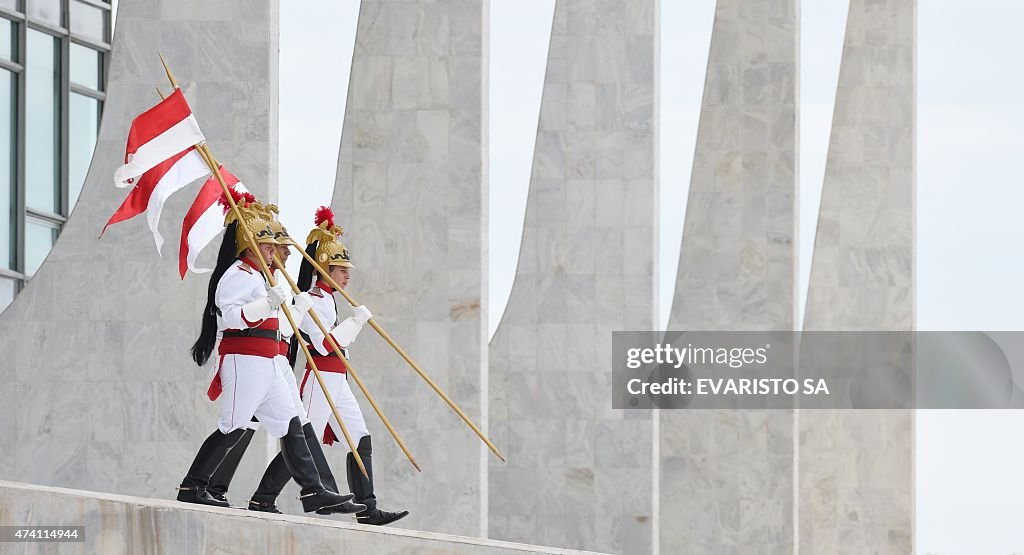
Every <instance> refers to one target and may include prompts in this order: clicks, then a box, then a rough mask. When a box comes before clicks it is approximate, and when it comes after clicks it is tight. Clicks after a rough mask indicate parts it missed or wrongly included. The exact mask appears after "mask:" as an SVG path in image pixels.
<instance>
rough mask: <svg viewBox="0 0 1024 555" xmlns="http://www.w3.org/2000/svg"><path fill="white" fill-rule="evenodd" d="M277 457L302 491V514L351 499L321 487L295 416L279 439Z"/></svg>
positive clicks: (310, 454) (318, 475) (300, 497)
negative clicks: (278, 454)
mask: <svg viewBox="0 0 1024 555" xmlns="http://www.w3.org/2000/svg"><path fill="white" fill-rule="evenodd" d="M281 458H282V459H283V460H284V464H285V466H287V467H288V472H290V473H291V475H292V479H294V480H295V482H296V483H297V484H299V487H300V488H302V489H301V491H300V493H299V499H300V500H301V501H302V510H303V511H305V512H307V513H309V512H313V511H317V510H319V509H326V508H330V507H335V506H337V505H341V504H342V503H344V502H346V501H348V500H350V499H352V496H351V495H339V494H338V493H336V492H333V491H329V490H328V489H326V488H324V486H323V483H322V482H321V481H320V474H319V473H318V472H317V469H316V463H315V462H314V459H313V454H312V453H311V451H310V448H309V445H307V444H306V436H305V434H304V433H303V431H302V424H300V423H299V417H297V416H296V417H295V418H292V419H291V421H290V422H289V423H288V433H287V434H285V436H284V437H282V438H281Z"/></svg>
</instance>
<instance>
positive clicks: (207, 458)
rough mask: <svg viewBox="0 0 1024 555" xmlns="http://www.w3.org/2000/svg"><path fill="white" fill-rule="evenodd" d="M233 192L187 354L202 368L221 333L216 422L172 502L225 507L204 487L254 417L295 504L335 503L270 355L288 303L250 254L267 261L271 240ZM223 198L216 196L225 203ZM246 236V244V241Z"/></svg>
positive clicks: (214, 388)
mask: <svg viewBox="0 0 1024 555" xmlns="http://www.w3.org/2000/svg"><path fill="white" fill-rule="evenodd" d="M236 195H237V197H236V201H235V202H236V203H237V204H238V207H239V211H240V212H241V219H240V220H238V219H236V212H235V211H234V210H231V211H229V212H227V216H226V218H225V224H226V225H227V226H228V229H227V230H226V232H225V234H224V242H223V243H222V244H221V249H220V252H219V254H218V259H217V266H216V269H215V270H214V272H213V275H212V276H211V277H210V286H209V289H208V297H207V304H206V308H205V310H204V313H203V322H202V331H201V332H200V336H199V339H198V340H196V343H195V344H194V345H193V346H192V358H193V360H195V361H196V363H197V364H199V365H200V366H202V365H204V364H205V363H206V361H207V360H208V359H209V358H210V355H211V354H212V353H213V347H214V343H215V342H216V339H217V336H218V332H219V335H220V336H221V341H220V346H219V348H218V352H219V355H220V356H219V360H218V363H217V372H216V375H215V377H214V380H213V382H212V383H211V384H210V389H209V391H208V395H209V396H210V398H211V399H212V400H217V401H218V405H219V408H220V420H219V423H218V429H217V430H215V431H214V432H213V433H212V434H210V436H209V437H208V438H207V439H206V441H205V442H203V445H202V446H201V447H200V448H199V452H198V453H197V454H196V458H195V460H194V461H193V463H192V466H191V467H190V468H189V470H188V473H187V474H186V476H185V478H184V480H182V483H181V486H180V487H179V488H178V500H179V501H185V502H188V503H199V504H204V505H215V506H221V507H224V506H228V504H227V503H226V501H221V500H219V499H216V498H215V497H213V496H212V495H210V493H209V492H208V491H207V487H208V486H209V484H210V479H211V477H212V476H213V474H214V472H215V471H216V470H217V468H218V467H219V466H220V464H221V463H222V462H223V461H224V459H225V457H226V456H227V455H228V454H229V453H230V451H231V449H232V448H233V447H234V446H235V445H236V444H237V443H238V442H239V440H241V439H242V437H243V436H244V435H245V433H246V429H247V428H248V427H249V425H250V422H251V421H252V419H253V417H255V418H256V419H258V420H259V421H260V423H261V424H263V426H264V427H265V428H266V429H267V432H268V433H270V434H271V435H273V436H274V437H277V438H281V450H282V452H283V453H284V458H285V460H286V463H287V467H288V469H289V471H290V472H291V474H292V477H293V478H295V481H296V482H298V483H299V484H300V486H301V487H302V492H301V494H300V498H301V500H302V504H303V509H304V510H305V511H306V512H312V511H316V510H319V509H324V508H328V507H335V506H338V505H341V504H342V503H344V502H346V501H349V500H350V499H351V498H352V496H351V495H339V494H338V493H336V492H334V491H330V490H327V489H326V488H324V486H323V484H322V483H321V481H320V476H319V474H318V473H317V469H316V466H315V463H314V461H313V456H312V454H311V452H310V449H309V447H308V446H307V444H306V441H305V437H304V435H303V433H302V424H301V422H300V417H299V412H298V411H296V406H295V399H294V392H293V391H294V390H293V389H292V388H291V387H289V385H288V380H287V379H286V378H287V375H286V373H284V372H282V367H281V365H279V364H278V363H277V362H276V361H275V360H274V359H275V357H277V356H278V354H279V353H280V341H281V332H280V328H279V319H278V309H279V307H280V306H281V305H282V304H285V303H290V302H291V301H292V295H291V291H290V289H289V288H288V284H287V283H280V284H278V285H276V286H274V287H270V286H269V284H268V283H267V281H266V280H265V279H264V277H263V275H262V274H261V273H260V266H259V263H258V262H255V260H256V258H255V257H257V256H262V257H263V259H264V260H265V261H267V262H268V263H269V262H271V261H272V260H273V254H274V252H275V251H276V248H277V246H276V245H277V243H278V241H277V240H276V239H275V238H274V233H273V231H272V230H271V229H270V226H269V224H268V223H267V221H266V220H265V219H263V218H262V217H260V215H259V213H258V212H256V211H255V210H253V208H252V204H253V202H254V200H255V199H254V198H252V196H251V195H249V196H248V197H243V196H242V195H238V194H237V193H236ZM226 200H227V199H222V202H224V203H225V205H226V204H227V202H226ZM246 229H248V233H247V232H246ZM249 233H251V234H252V236H253V237H254V239H255V242H256V245H254V246H250V245H249V244H248V242H247V241H248V236H249Z"/></svg>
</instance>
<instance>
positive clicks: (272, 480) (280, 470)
mask: <svg viewBox="0 0 1024 555" xmlns="http://www.w3.org/2000/svg"><path fill="white" fill-rule="evenodd" d="M302 433H303V436H304V437H305V438H306V445H307V446H308V447H309V452H310V454H311V455H312V456H313V464H314V465H315V466H316V470H317V473H318V474H319V475H320V482H321V483H322V484H323V485H324V487H325V488H327V489H328V490H330V491H333V492H335V493H338V484H337V482H336V481H335V479H334V474H333V473H332V472H331V467H330V465H328V464H327V457H326V456H325V455H324V451H323V448H321V447H320V441H319V440H318V438H317V436H316V432H315V431H313V425H312V424H310V423H306V424H305V425H303V426H302ZM291 477H292V476H291V473H290V472H289V471H288V466H287V465H286V464H285V462H284V455H283V454H281V453H278V454H277V456H276V457H274V460H272V461H270V464H269V465H268V466H267V470H266V472H264V473H263V479H262V480H260V485H259V487H257V488H256V493H255V494H253V496H252V499H251V500H250V501H249V509H250V510H253V511H264V512H268V513H280V512H281V511H279V510H278V508H277V505H276V503H277V497H278V496H279V495H280V494H281V490H283V489H284V486H285V485H286V484H287V483H288V480H290V479H291ZM342 497H347V499H348V500H346V501H345V502H344V503H342V504H341V505H337V506H334V507H328V508H324V509H319V510H317V513H318V514H331V513H356V512H359V511H362V510H364V509H365V506H364V505H359V504H356V503H352V502H351V501H350V500H351V499H352V495H351V494H344V495H342Z"/></svg>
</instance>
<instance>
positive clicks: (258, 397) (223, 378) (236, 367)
mask: <svg viewBox="0 0 1024 555" xmlns="http://www.w3.org/2000/svg"><path fill="white" fill-rule="evenodd" d="M267 287H268V285H267V282H266V280H265V279H264V278H263V276H262V274H260V272H259V271H258V270H256V269H254V268H253V267H252V266H251V265H249V264H247V263H245V262H242V261H239V262H237V263H235V264H232V265H231V267H230V268H228V270H227V271H226V272H225V273H224V276H223V277H221V279H220V282H218V284H217V291H216V293H215V302H216V305H217V308H218V309H220V312H221V314H220V316H218V317H217V329H218V331H219V332H221V333H222V334H223V332H224V331H225V330H244V329H248V328H261V329H273V330H276V329H278V323H277V322H276V321H275V319H276V318H277V316H278V314H277V312H278V311H277V310H275V311H273V313H272V314H271V315H270V316H269V317H268V318H265V319H262V320H256V321H250V320H248V319H246V318H245V315H244V314H243V313H242V307H243V306H245V305H246V304H248V303H249V302H252V301H254V300H257V299H259V298H262V297H266V296H267ZM239 351H243V352H245V354H243V353H242V352H239ZM278 351H279V345H278V342H277V341H275V340H274V339H269V338H248V337H246V338H232V337H222V339H221V343H220V348H219V352H220V357H219V360H218V363H217V375H218V377H219V379H220V386H221V389H222V392H221V394H220V396H219V397H218V398H217V402H218V406H219V409H220V421H219V423H218V427H219V428H220V431H221V432H223V433H229V432H231V431H232V430H237V429H240V428H245V427H247V426H249V425H250V421H251V420H252V417H253V416H256V418H257V419H258V420H259V421H260V423H261V424H263V426H264V427H266V429H267V433H269V434H270V435H272V436H274V437H278V438H279V437H283V436H284V435H285V434H287V433H288V423H289V421H290V420H291V419H292V418H294V417H296V416H299V415H300V411H298V410H296V404H295V399H294V393H293V389H292V388H294V375H292V377H291V380H290V381H291V382H292V384H293V385H292V386H291V387H289V385H288V382H289V379H288V374H289V372H287V371H286V367H287V363H285V364H279V363H278V362H277V360H276V359H277V357H278Z"/></svg>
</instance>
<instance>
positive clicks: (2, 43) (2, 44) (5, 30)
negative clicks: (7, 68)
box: [0, 18, 18, 60]
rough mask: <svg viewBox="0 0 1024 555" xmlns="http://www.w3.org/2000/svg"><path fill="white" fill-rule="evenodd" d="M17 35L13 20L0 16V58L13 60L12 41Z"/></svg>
mask: <svg viewBox="0 0 1024 555" xmlns="http://www.w3.org/2000/svg"><path fill="white" fill-rule="evenodd" d="M17 37H18V35H17V31H16V27H15V25H14V22H13V21H11V20H10V19H4V18H0V58H3V59H5V60H13V59H14V53H15V52H16V50H15V46H14V43H15V42H16V39H17Z"/></svg>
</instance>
